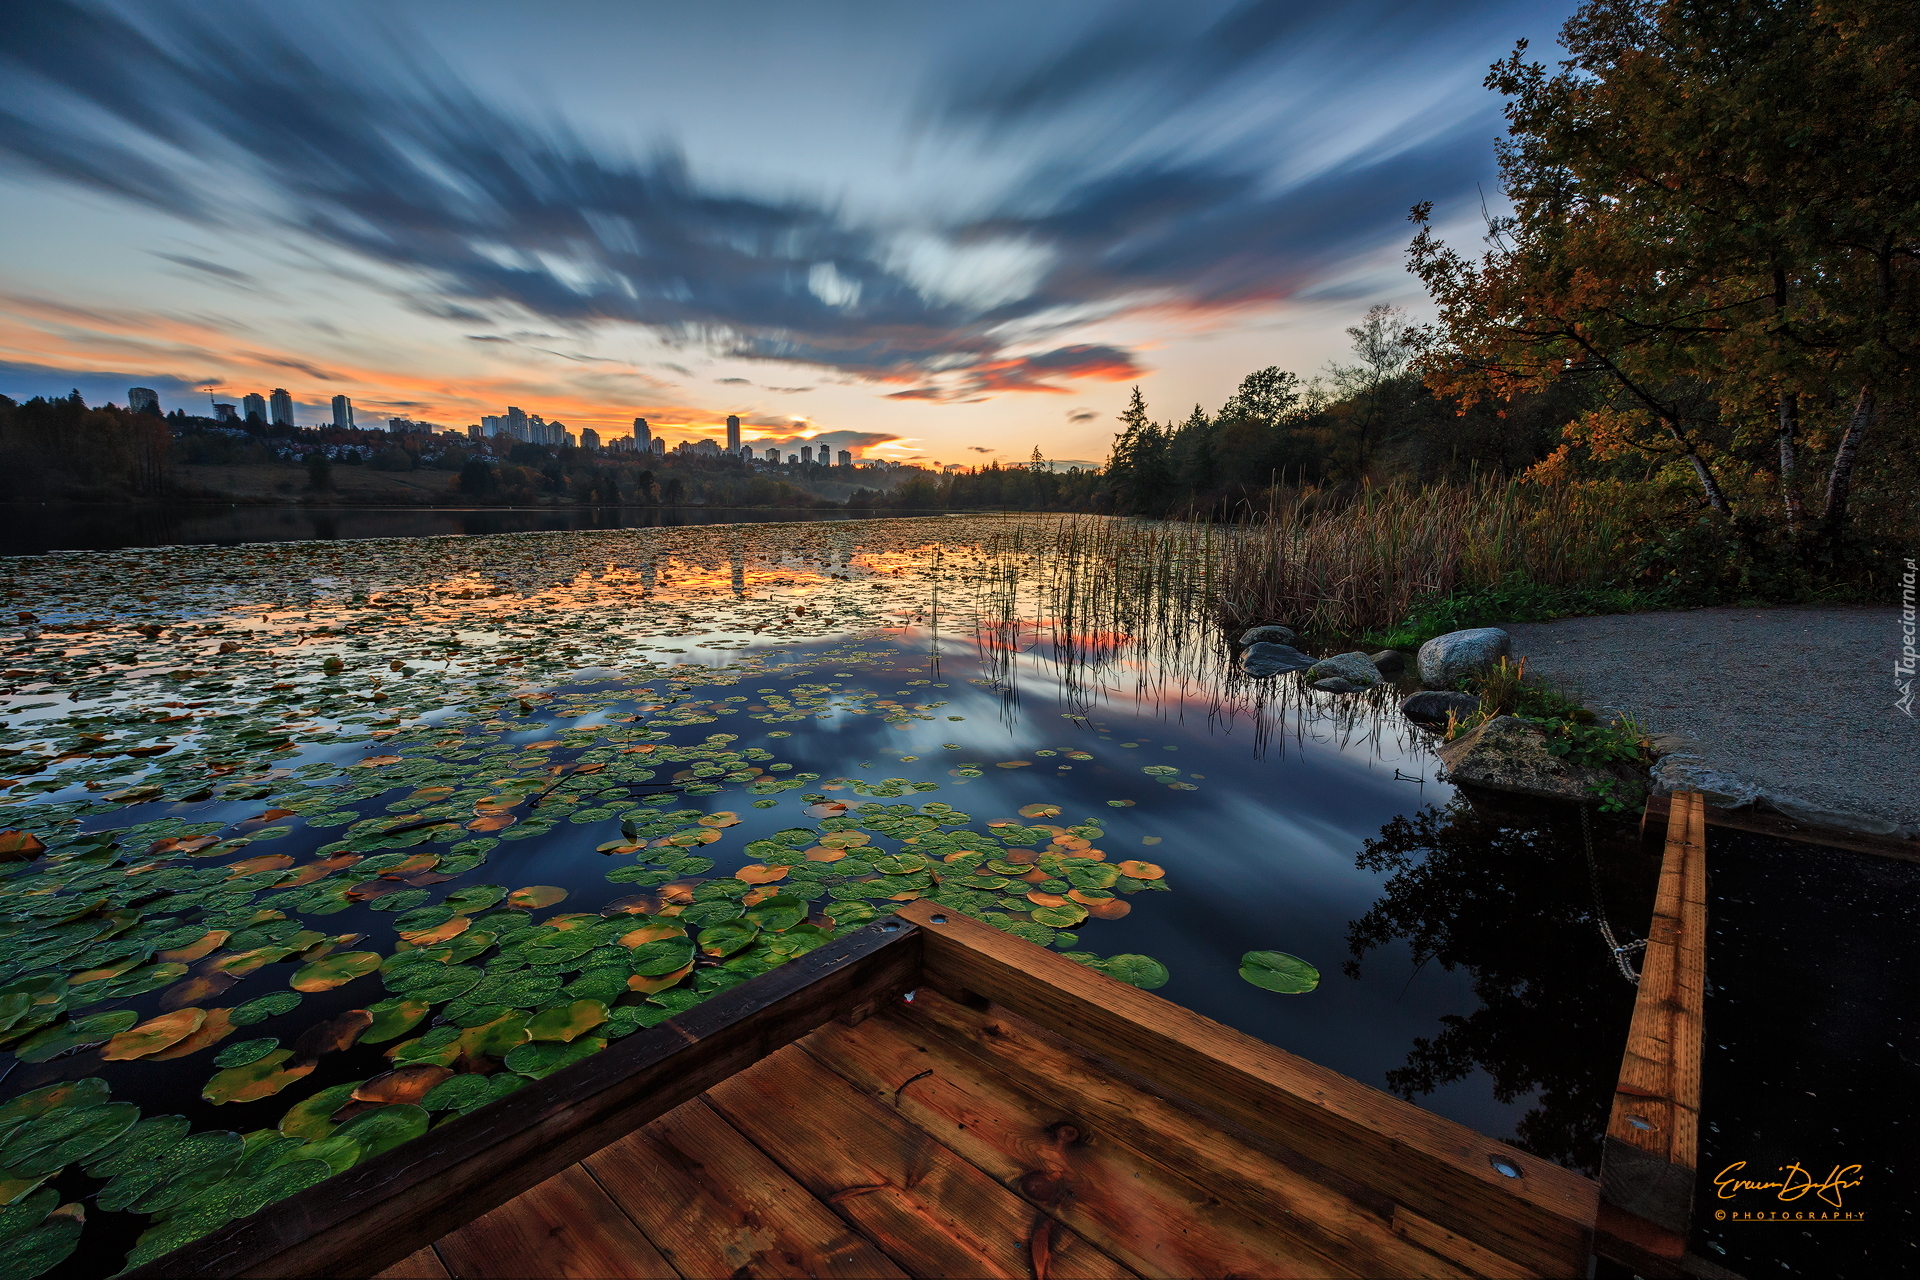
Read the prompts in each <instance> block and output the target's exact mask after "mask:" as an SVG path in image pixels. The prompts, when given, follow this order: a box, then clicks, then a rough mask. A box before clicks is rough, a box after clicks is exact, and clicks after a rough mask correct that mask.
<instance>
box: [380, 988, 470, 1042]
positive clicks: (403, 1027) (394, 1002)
mask: <svg viewBox="0 0 1920 1280" xmlns="http://www.w3.org/2000/svg"><path fill="white" fill-rule="evenodd" d="M469 985H471V984H469ZM432 1007H433V1005H432V1004H431V1003H429V1002H428V1001H426V1000H422V999H419V998H417V997H416V998H412V999H408V998H406V997H404V996H403V997H396V998H393V999H389V1000H379V1001H376V1002H374V1003H373V1004H370V1005H368V1006H367V1012H368V1013H370V1014H372V1015H373V1025H372V1026H370V1027H368V1028H367V1029H366V1030H365V1031H363V1032H361V1033H360V1043H361V1044H383V1043H385V1042H386V1041H388V1040H394V1039H397V1038H399V1037H400V1036H403V1035H405V1034H406V1033H407V1032H408V1031H411V1030H412V1029H413V1027H414V1024H415V1023H417V1022H419V1021H420V1019H422V1018H424V1017H426V1016H427V1010H429V1009H431V1008H432Z"/></svg>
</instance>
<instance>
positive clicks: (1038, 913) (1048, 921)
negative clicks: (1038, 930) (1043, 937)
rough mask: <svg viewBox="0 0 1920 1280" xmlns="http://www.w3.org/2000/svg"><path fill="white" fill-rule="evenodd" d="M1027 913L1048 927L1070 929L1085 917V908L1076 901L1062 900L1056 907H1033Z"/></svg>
mask: <svg viewBox="0 0 1920 1280" xmlns="http://www.w3.org/2000/svg"><path fill="white" fill-rule="evenodd" d="M1028 896H1029V897H1031V896H1032V895H1031V894H1029V895H1028ZM1028 914H1030V915H1031V916H1032V917H1033V918H1034V919H1035V920H1036V921H1038V922H1039V923H1041V924H1044V925H1047V926H1048V927H1049V928H1054V929H1071V928H1072V927H1073V926H1074V925H1076V924H1079V923H1080V922H1081V921H1082V920H1085V919H1086V918H1087V909H1086V908H1085V907H1083V906H1081V905H1080V904H1079V903H1077V902H1067V901H1065V900H1062V902H1061V905H1059V906H1057V907H1035V908H1034V909H1033V910H1032V911H1031V912H1029V913H1028Z"/></svg>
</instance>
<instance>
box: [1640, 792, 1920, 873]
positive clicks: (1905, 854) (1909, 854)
mask: <svg viewBox="0 0 1920 1280" xmlns="http://www.w3.org/2000/svg"><path fill="white" fill-rule="evenodd" d="M1672 801H1673V797H1672V796H1648V797H1647V807H1646V812H1645V814H1643V815H1642V818H1641V825H1642V827H1643V828H1644V827H1645V825H1646V823H1647V821H1648V820H1649V819H1651V820H1653V821H1657V822H1659V823H1661V824H1662V825H1664V824H1665V823H1666V820H1667V815H1668V813H1670V812H1671V810H1672ZM1705 812H1706V817H1707V825H1708V826H1710V827H1725V828H1727V829H1728V830H1730V831H1748V832H1751V833H1753V834H1754V835H1758V836H1773V837H1774V838H1776V839H1780V840H1792V841H1797V842H1799V843H1800V844H1818V845H1825V846H1827V847H1828V848H1831V849H1846V850H1849V851H1851V852H1853V853H1871V854H1874V855H1876V856H1878V857H1882V858H1900V859H1903V860H1904V861H1907V862H1920V840H1909V839H1907V838H1906V837H1904V836H1877V835H1871V834H1869V833H1867V832H1865V831H1841V830H1839V829H1838V828H1836V827H1815V826H1809V825H1808V824H1806V823H1804V822H1795V821H1794V820H1793V819H1792V818H1789V817H1787V816H1786V815H1784V814H1779V813H1765V812H1762V811H1760V810H1758V809H1722V808H1720V807H1718V806H1717V805H1707V806H1705Z"/></svg>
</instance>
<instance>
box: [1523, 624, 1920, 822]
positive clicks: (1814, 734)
mask: <svg viewBox="0 0 1920 1280" xmlns="http://www.w3.org/2000/svg"><path fill="white" fill-rule="evenodd" d="M1505 630H1506V631H1508V632H1509V633H1510V634H1511V635H1512V636H1513V652H1514V654H1515V656H1516V657H1518V656H1525V657H1526V659H1527V670H1528V672H1529V673H1531V674H1537V675H1539V676H1542V677H1544V678H1545V679H1547V680H1548V681H1550V682H1552V683H1554V684H1556V685H1559V686H1560V687H1562V688H1564V689H1567V690H1568V691H1570V692H1573V693H1576V694H1578V695H1579V696H1580V697H1581V698H1582V699H1583V700H1584V701H1585V702H1586V704H1587V705H1588V706H1589V707H1592V708H1593V709H1594V710H1595V711H1598V712H1602V713H1605V712H1612V711H1622V712H1626V713H1628V714H1629V715H1631V716H1632V717H1633V718H1634V719H1635V720H1637V721H1639V722H1640V723H1641V724H1642V725H1644V726H1645V727H1646V728H1647V729H1648V730H1649V731H1651V732H1653V733H1656V734H1660V733H1672V734H1679V735H1682V736H1684V737H1686V738H1689V739H1691V740H1692V745H1691V746H1688V747H1686V748H1683V749H1684V750H1688V751H1691V752H1692V753H1694V754H1696V755H1699V756H1702V757H1704V758H1705V759H1706V760H1707V761H1708V762H1709V763H1710V764H1712V765H1713V766H1714V767H1715V768H1718V769H1722V770H1724V771H1726V772H1728V773H1733V774H1737V775H1740V776H1742V777H1745V778H1749V779H1751V780H1752V781H1754V782H1756V783H1758V784H1759V786H1760V789H1761V793H1762V796H1763V797H1766V796H1784V797H1790V798H1794V799H1798V800H1801V801H1805V802H1810V803H1812V804H1815V805H1819V806H1821V807H1822V808H1827V809H1834V810H1840V811H1843V812H1851V813H1861V814H1869V815H1873V816H1876V817H1880V818H1885V819H1890V820H1892V821H1894V822H1898V823H1900V824H1901V825H1902V826H1903V827H1905V828H1906V829H1907V831H1908V832H1909V834H1912V833H1914V832H1915V831H1920V720H1917V719H1915V718H1914V717H1912V716H1909V715H1907V714H1906V713H1904V712H1902V711H1901V710H1900V709H1899V708H1898V707H1896V706H1895V705H1894V700H1895V699H1896V698H1897V697H1898V696H1899V695H1898V693H1897V691H1896V690H1895V687H1894V683H1893V664H1894V657H1895V654H1896V653H1897V652H1898V650H1899V648H1900V644H1901V633H1900V620H1899V611H1898V610H1897V609H1893V608H1867V607H1855V608H1806V609H1800V608H1792V609H1691V610H1685V611H1682V612H1678V613H1629V614H1616V615H1613V616H1611V617H1601V618H1566V619H1562V620H1561V621H1558V622H1529V623H1514V624H1512V625H1510V626H1508V627H1506V628H1505Z"/></svg>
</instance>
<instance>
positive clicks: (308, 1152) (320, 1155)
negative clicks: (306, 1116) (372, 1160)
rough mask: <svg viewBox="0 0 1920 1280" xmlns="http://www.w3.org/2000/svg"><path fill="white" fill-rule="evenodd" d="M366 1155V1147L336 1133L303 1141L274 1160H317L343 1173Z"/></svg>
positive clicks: (276, 1162)
mask: <svg viewBox="0 0 1920 1280" xmlns="http://www.w3.org/2000/svg"><path fill="white" fill-rule="evenodd" d="M364 1155H366V1148H365V1147H363V1146H361V1145H360V1144H359V1143H358V1142H356V1141H354V1139H352V1138H351V1137H348V1136H347V1135H345V1134H340V1133H336V1134H333V1135H332V1136H330V1137H326V1138H320V1139H318V1140H317V1141H314V1142H303V1143H301V1144H300V1145H299V1146H296V1147H294V1148H293V1149H292V1150H290V1151H286V1152H283V1153H282V1154H281V1155H280V1156H278V1157H277V1158H276V1159H275V1160H274V1162H273V1163H274V1164H275V1165H282V1164H294V1163H296V1162H298V1161H301V1160H318V1161H319V1162H320V1163H321V1164H324V1165H326V1166H327V1168H329V1169H331V1170H332V1171H333V1172H335V1173H345V1172H346V1171H347V1170H349V1169H351V1168H353V1166H354V1165H356V1164H358V1163H359V1162H360V1159H361V1157H363V1156H364Z"/></svg>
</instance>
